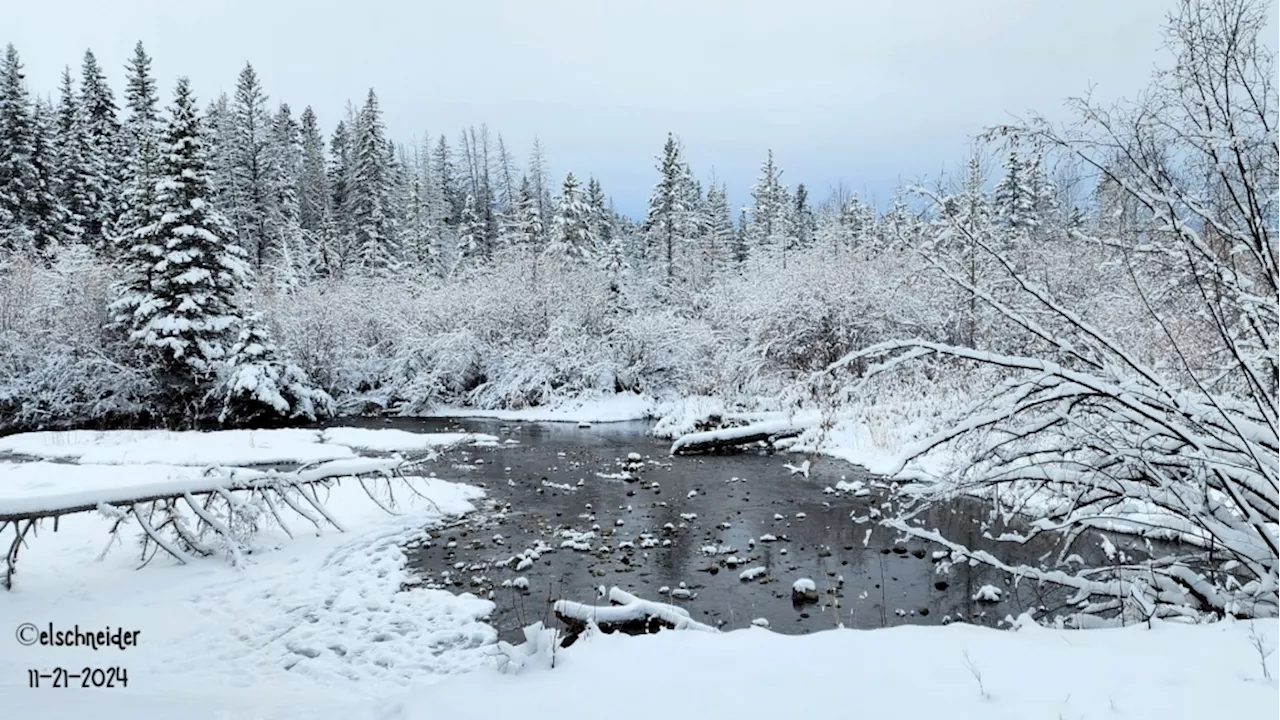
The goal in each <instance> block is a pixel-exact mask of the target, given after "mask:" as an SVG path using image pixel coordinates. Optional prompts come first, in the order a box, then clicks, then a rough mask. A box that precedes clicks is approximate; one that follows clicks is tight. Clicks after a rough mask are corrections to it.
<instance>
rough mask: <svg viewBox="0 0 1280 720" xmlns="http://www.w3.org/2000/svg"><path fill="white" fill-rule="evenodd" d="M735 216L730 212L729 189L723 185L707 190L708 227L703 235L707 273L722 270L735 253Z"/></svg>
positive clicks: (703, 250) (703, 255) (711, 273)
mask: <svg viewBox="0 0 1280 720" xmlns="http://www.w3.org/2000/svg"><path fill="white" fill-rule="evenodd" d="M733 244H734V231H733V217H732V216H731V215H730V214H729V191H728V189H727V188H725V187H724V186H723V185H721V186H719V187H716V186H715V185H712V186H711V189H710V190H708V191H707V227H706V230H705V232H704V234H703V236H702V253H701V254H702V258H701V259H702V263H703V265H704V266H705V267H706V269H707V273H708V274H710V275H714V274H716V273H719V272H720V271H722V270H723V269H724V268H725V266H726V265H727V264H728V262H729V261H730V260H732V259H733V255H734V248H733Z"/></svg>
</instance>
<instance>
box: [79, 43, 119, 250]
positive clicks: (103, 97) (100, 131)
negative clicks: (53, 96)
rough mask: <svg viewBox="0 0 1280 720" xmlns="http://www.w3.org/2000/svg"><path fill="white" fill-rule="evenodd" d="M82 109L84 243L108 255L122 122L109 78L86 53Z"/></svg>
mask: <svg viewBox="0 0 1280 720" xmlns="http://www.w3.org/2000/svg"><path fill="white" fill-rule="evenodd" d="M80 109H81V113H82V115H81V117H82V119H83V122H84V132H85V157H84V158H83V164H84V167H85V170H86V174H85V180H86V183H85V185H86V187H85V189H86V194H87V196H88V202H87V203H86V206H85V211H86V215H85V219H84V229H85V234H84V240H85V242H87V243H89V244H90V245H91V246H92V247H94V248H95V249H97V250H99V251H102V252H104V253H105V252H108V251H109V250H110V247H109V235H110V233H111V229H112V228H113V227H114V224H115V221H116V217H117V214H118V213H119V203H120V198H121V193H120V186H121V184H122V179H123V176H124V161H123V158H122V153H121V142H120V120H119V118H118V117H117V111H116V102H115V98H114V97H113V96H112V94H111V88H110V86H108V85H107V77H106V75H105V74H104V73H103V72H102V68H101V67H99V66H98V61H97V58H95V57H94V55H93V52H92V51H89V50H86V51H85V53H84V64H83V66H82V67H81V79H80Z"/></svg>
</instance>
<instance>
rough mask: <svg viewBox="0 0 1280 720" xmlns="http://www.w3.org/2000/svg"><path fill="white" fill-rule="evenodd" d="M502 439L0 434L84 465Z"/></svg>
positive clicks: (21, 448)
mask: <svg viewBox="0 0 1280 720" xmlns="http://www.w3.org/2000/svg"><path fill="white" fill-rule="evenodd" d="M490 442H497V438H496V437H494V436H492V435H482V434H465V433H411V432H404V431H402V430H392V429H365V428H353V427H335V428H328V429H325V430H300V429H283V430H215V431H211V432H171V431H167V430H110V431H94V430H69V431H47V432H29V433H19V434H17V435H10V436H8V437H0V459H3V458H4V456H5V455H20V456H25V457H36V458H41V459H45V460H63V461H73V462H78V463H82V464H86V465H150V464H157V465H194V466H209V465H229V466H237V467H239V466H245V465H269V464H279V463H312V462H323V461H325V460H340V459H344V458H353V457H356V456H357V455H358V453H357V452H356V451H357V450H372V451H375V452H415V451H425V450H429V449H430V448H434V447H439V446H443V445H453V444H458V443H490Z"/></svg>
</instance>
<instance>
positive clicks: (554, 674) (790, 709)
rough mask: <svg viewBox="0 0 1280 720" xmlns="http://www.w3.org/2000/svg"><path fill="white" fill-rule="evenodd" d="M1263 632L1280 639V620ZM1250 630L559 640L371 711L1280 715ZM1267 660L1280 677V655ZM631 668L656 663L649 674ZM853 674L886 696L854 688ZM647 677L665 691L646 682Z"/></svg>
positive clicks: (757, 633)
mask: <svg viewBox="0 0 1280 720" xmlns="http://www.w3.org/2000/svg"><path fill="white" fill-rule="evenodd" d="M1257 630H1258V632H1260V633H1261V634H1262V636H1263V637H1264V640H1265V641H1266V642H1270V643H1271V647H1274V646H1275V640H1276V630H1277V625H1276V623H1275V622H1266V623H1258V625H1257ZM1250 632H1251V629H1250V626H1249V625H1247V624H1245V623H1225V624H1220V625H1210V626H1201V627H1186V626H1179V625H1172V624H1157V625H1156V627H1155V628H1154V629H1151V630H1148V629H1146V628H1145V627H1142V626H1139V627H1130V628H1124V629H1117V630H1100V631H1088V632H1087V633H1079V632H1073V631H1054V630H1043V629H1039V628H1034V627H1030V628H1023V629H1020V630H1017V631H1008V630H992V629H987V628H978V627H973V626H968V625H963V624H959V623H956V624H952V625H950V626H947V627H913V626H904V627H895V628H890V629H885V630H871V631H858V630H834V629H833V630H827V631H823V632H818V633H813V634H811V635H798V636H792V635H782V634H778V633H774V632H771V631H769V630H767V629H765V628H763V627H752V628H744V629H741V630H735V631H733V632H728V633H716V634H712V633H698V632H666V631H664V632H659V633H658V634H656V635H648V636H639V637H630V636H625V635H621V634H613V635H601V634H596V635H591V636H588V637H586V638H585V639H583V640H579V641H578V642H577V643H575V644H574V645H573V646H572V647H570V648H568V649H563V650H559V651H557V655H556V658H555V668H554V669H549V670H537V671H531V672H527V673H520V674H516V675H506V676H503V675H498V674H497V673H495V672H493V671H487V670H482V671H479V672H476V673H472V674H470V675H467V676H464V677H458V678H452V679H450V680H448V681H446V682H443V683H440V684H437V685H434V686H432V687H430V688H426V689H424V690H421V691H418V692H414V693H411V694H409V695H407V696H405V697H401V698H392V699H389V700H388V701H387V702H386V703H385V704H384V705H382V706H380V707H377V708H372V709H370V710H369V711H368V712H367V713H366V714H364V715H362V716H361V717H362V718H366V719H367V720H393V719H395V720H426V719H427V718H436V717H447V718H453V719H455V720H467V719H469V718H477V719H479V718H491V717H495V718H496V717H520V718H530V719H532V720H539V719H541V718H569V717H593V716H595V715H598V714H600V707H601V705H600V703H601V702H602V699H603V698H625V701H624V702H615V703H610V704H609V709H608V712H607V715H608V717H609V718H610V720H641V719H647V718H653V717H662V716H665V715H669V714H670V713H671V709H672V708H679V710H678V714H679V715H681V716H687V717H725V718H763V717H825V716H827V715H830V714H831V712H832V709H833V708H849V707H856V708H857V712H856V714H857V715H860V716H868V717H885V718H894V719H895V720H935V719H936V718H939V717H945V718H956V719H957V720H1026V719H1027V718H1059V717H1062V718H1118V719H1124V718H1160V719H1162V720H1163V719H1169V720H1172V719H1173V718H1259V719H1260V718H1264V717H1265V718H1270V717H1274V716H1275V714H1276V708H1277V702H1276V695H1277V693H1276V683H1275V681H1274V680H1267V679H1265V678H1264V677H1263V673H1262V665H1260V664H1259V662H1258V658H1257V656H1256V654H1253V653H1252V651H1251V650H1250V647H1249V643H1250V639H1249V634H1250ZM1266 665H1267V667H1268V668H1269V672H1270V673H1271V675H1272V677H1275V676H1276V672H1277V666H1278V663H1277V660H1276V656H1275V655H1274V654H1273V655H1272V656H1271V657H1270V658H1269V659H1268V660H1267V661H1266ZM970 666H972V667H973V668H974V669H975V670H976V672H977V673H978V675H980V677H981V683H980V684H979V682H978V681H977V680H976V679H975V675H974V671H972V670H971V669H970ZM628 668H632V669H638V668H643V680H638V679H637V675H636V673H635V672H634V671H628V670H626V669H628ZM620 670H622V671H620ZM850 678H854V679H855V680H856V683H857V685H858V687H862V688H874V689H875V690H874V692H865V693H860V694H859V695H858V697H857V698H856V699H851V698H850V696H849V682H850ZM637 682H643V683H646V684H649V685H651V686H652V687H655V688H661V691H660V692H637V687H636V684H637ZM583 688H589V690H590V691H589V692H583ZM744 688H749V691H744ZM797 688H804V691H803V692H797V690H796V689H797ZM922 689H924V690H927V692H922ZM479 698H483V699H484V700H483V702H480V701H479V700H478V699H479ZM851 703H853V705H851Z"/></svg>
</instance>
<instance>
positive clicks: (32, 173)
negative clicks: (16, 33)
mask: <svg viewBox="0 0 1280 720" xmlns="http://www.w3.org/2000/svg"><path fill="white" fill-rule="evenodd" d="M35 134H36V129H35V120H34V119H33V118H32V108H31V100H30V98H28V97H27V86H26V81H25V78H24V76H23V73H22V62H21V60H20V58H19V57H18V50H17V48H15V47H14V46H13V44H12V43H10V44H9V45H8V46H7V47H6V48H5V54H4V59H3V61H2V62H0V260H3V259H4V256H7V255H10V254H13V253H27V252H30V251H31V249H32V248H33V246H34V245H35V235H36V227H35V223H36V217H35V213H36V210H37V206H38V197H39V195H40V192H41V189H40V177H39V174H38V172H37V170H36V166H35V143H36V139H35Z"/></svg>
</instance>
